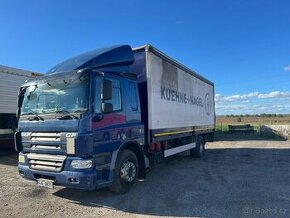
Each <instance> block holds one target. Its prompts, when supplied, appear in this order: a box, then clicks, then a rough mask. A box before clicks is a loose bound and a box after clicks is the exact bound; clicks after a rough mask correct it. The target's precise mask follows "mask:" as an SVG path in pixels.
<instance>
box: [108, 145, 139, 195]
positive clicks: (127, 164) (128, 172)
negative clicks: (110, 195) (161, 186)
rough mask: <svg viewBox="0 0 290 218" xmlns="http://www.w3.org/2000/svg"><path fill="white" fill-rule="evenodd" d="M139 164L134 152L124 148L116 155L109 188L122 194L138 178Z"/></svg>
mask: <svg viewBox="0 0 290 218" xmlns="http://www.w3.org/2000/svg"><path fill="white" fill-rule="evenodd" d="M138 173H139V165H138V160H137V157H136V155H135V153H134V152H132V151H130V150H124V151H122V153H121V154H120V155H119V156H118V158H117V162H116V167H115V172H114V178H113V179H114V180H113V184H112V186H111V187H110V190H111V191H113V192H116V193H119V194H124V193H126V192H128V191H129V190H130V188H131V187H132V186H133V185H134V184H135V182H136V181H137V179H138Z"/></svg>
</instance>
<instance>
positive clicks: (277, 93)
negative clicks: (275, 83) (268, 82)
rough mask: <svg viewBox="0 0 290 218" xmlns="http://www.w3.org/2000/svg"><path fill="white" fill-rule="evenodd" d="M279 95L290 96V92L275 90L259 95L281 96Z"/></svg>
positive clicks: (264, 96) (263, 96)
mask: <svg viewBox="0 0 290 218" xmlns="http://www.w3.org/2000/svg"><path fill="white" fill-rule="evenodd" d="M279 97H290V92H280V91H274V92H270V93H267V94H259V95H258V98H279Z"/></svg>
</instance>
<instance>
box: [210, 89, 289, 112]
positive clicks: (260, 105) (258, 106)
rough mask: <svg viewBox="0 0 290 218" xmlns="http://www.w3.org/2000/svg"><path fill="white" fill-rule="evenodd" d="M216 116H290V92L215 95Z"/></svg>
mask: <svg viewBox="0 0 290 218" xmlns="http://www.w3.org/2000/svg"><path fill="white" fill-rule="evenodd" d="M215 101H216V113H217V114H260V113H283V114H290V92H282V91H272V92H269V93H259V92H250V93H247V94H242V95H241V94H235V95H230V96H223V95H222V94H219V93H218V94H216V95H215Z"/></svg>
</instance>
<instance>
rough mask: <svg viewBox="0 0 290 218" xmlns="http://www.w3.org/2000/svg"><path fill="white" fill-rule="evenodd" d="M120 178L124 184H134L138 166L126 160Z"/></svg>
mask: <svg viewBox="0 0 290 218" xmlns="http://www.w3.org/2000/svg"><path fill="white" fill-rule="evenodd" d="M120 177H121V179H122V180H123V181H124V182H132V181H133V180H134V179H135V177H136V166H135V164H134V163H133V162H132V161H130V160H126V161H124V162H123V164H122V166H121V171H120Z"/></svg>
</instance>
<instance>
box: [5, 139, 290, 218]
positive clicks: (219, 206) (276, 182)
mask: <svg viewBox="0 0 290 218" xmlns="http://www.w3.org/2000/svg"><path fill="white" fill-rule="evenodd" d="M207 148H208V150H207V153H206V156H205V158H204V159H192V158H189V157H187V156H186V155H180V156H175V157H173V158H170V159H168V160H166V161H165V162H163V163H162V164H159V165H157V166H154V167H153V168H152V169H151V171H150V172H149V173H148V177H147V180H146V181H144V182H138V184H137V185H136V186H135V187H133V189H132V190H131V192H130V193H128V194H125V195H115V194H113V193H110V192H109V191H107V190H106V189H104V190H99V191H93V192H92V191H90V192H89V191H81V190H72V189H66V188H62V187H56V189H54V190H48V189H42V188H38V187H37V186H36V185H35V184H34V183H33V182H31V181H26V180H23V179H22V178H21V177H20V176H18V173H17V168H16V164H17V154H16V153H14V152H13V151H7V150H3V149H2V151H0V175H1V180H0V217H98V216H110V217H113V216H114V217H120V216H121V217H129V216H130V217H131V216H202V217H242V216H243V217H256V216H261V217H265V216H269V217H280V216H281V217H290V141H287V142H278V141H239V142H233V141H228V142H226V141H220V142H214V143H209V144H207Z"/></svg>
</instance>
